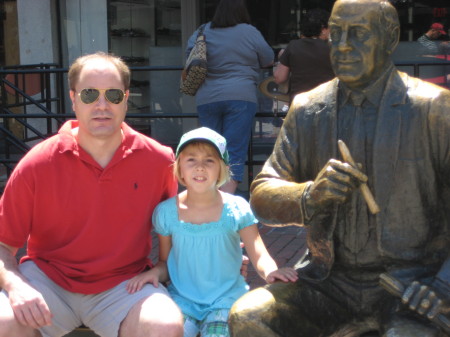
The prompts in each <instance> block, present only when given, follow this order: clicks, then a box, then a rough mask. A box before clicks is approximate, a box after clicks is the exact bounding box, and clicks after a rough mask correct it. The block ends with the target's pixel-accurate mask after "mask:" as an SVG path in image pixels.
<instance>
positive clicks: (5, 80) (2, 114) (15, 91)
mask: <svg viewBox="0 0 450 337" xmlns="http://www.w3.org/2000/svg"><path fill="white" fill-rule="evenodd" d="M449 65H450V62H445V61H443V62H427V63H420V64H419V63H398V66H400V67H413V69H414V76H416V77H420V68H421V67H423V66H449ZM130 68H131V70H132V72H133V73H135V72H155V71H181V70H182V67H181V66H173V67H163V66H160V67H157V66H145V67H130ZM66 75H67V69H65V68H59V67H58V66H57V65H56V64H34V65H25V66H22V65H21V66H15V67H4V68H0V93H1V96H0V104H1V111H0V121H3V122H2V123H0V169H2V167H3V172H4V174H5V175H6V177H9V175H10V174H11V172H12V170H13V169H14V166H15V164H16V163H17V162H18V161H19V160H20V158H21V157H22V156H23V155H24V154H25V153H26V152H27V151H28V150H29V149H30V147H31V146H33V145H34V143H35V142H37V141H40V140H42V139H45V138H48V137H50V136H52V135H54V134H55V133H56V132H57V130H58V129H59V127H60V126H61V124H62V123H64V122H65V121H66V120H68V119H73V118H74V117H75V115H74V114H73V113H72V112H67V111H66V104H67V102H66V99H65V97H66V95H67V89H66V88H67V87H66ZM442 75H446V74H442ZM444 78H445V80H446V76H444ZM280 116H281V117H284V115H283V114H282V113H281V114H280V113H278V117H280ZM197 117H198V116H197V113H196V112H194V113H170V112H164V113H147V112H140V113H127V115H126V118H127V120H140V119H141V120H147V121H148V120H152V119H177V118H180V119H185V118H194V119H195V118H197ZM272 117H274V112H272V111H259V112H257V114H256V118H257V119H258V118H266V119H268V118H272ZM36 124H39V126H36ZM131 124H132V123H131ZM140 131H141V132H143V133H145V134H147V135H148V136H151V137H153V138H155V139H157V137H154V136H153V135H152V129H151V123H147V125H146V127H145V128H144V130H140ZM157 140H159V139H157ZM254 140H255V138H254V137H251V140H250V146H249V153H248V160H247V162H246V165H247V172H248V177H247V178H248V184H250V183H251V181H252V180H253V174H254V172H253V169H254V167H255V166H258V165H262V164H263V163H264V160H265V158H266V157H267V156H268V155H269V154H270V151H271V146H272V144H273V141H274V139H272V140H270V141H268V142H266V146H265V147H267V149H265V151H266V152H267V154H266V156H263V158H261V159H260V160H257V159H254V154H255V144H254ZM167 145H170V146H172V147H175V146H176V144H167ZM262 145H263V147H264V142H262ZM258 146H261V143H260V144H259V145H258ZM259 152H261V151H260V150H259ZM0 172H1V171H0ZM0 175H1V174H0ZM0 192H1V189H0Z"/></svg>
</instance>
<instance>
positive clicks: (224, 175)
mask: <svg viewBox="0 0 450 337" xmlns="http://www.w3.org/2000/svg"><path fill="white" fill-rule="evenodd" d="M189 146H194V147H196V148H198V149H203V150H210V151H211V152H212V153H214V156H216V155H217V159H219V163H220V173H219V178H218V179H217V183H216V186H217V188H219V187H220V186H222V185H223V184H225V183H226V182H227V181H228V180H230V169H229V168H228V166H227V164H225V162H224V161H223V160H222V158H221V157H220V155H219V153H218V152H217V150H216V149H215V148H214V146H213V145H211V144H208V143H205V142H202V141H198V142H192V143H189V144H188V145H187V146H186V147H185V148H184V149H183V150H182V151H181V152H180V155H178V157H177V159H176V160H175V162H174V164H173V174H174V175H175V177H176V178H177V180H178V182H179V183H180V184H181V185H183V186H186V184H185V182H184V180H183V178H182V177H181V172H180V157H181V153H183V151H184V150H185V149H186V148H187V147H189Z"/></svg>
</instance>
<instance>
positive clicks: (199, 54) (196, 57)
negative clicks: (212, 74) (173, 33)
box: [180, 25, 207, 96]
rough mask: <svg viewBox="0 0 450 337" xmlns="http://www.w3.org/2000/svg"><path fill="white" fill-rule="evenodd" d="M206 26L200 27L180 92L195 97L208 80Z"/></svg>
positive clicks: (184, 70) (183, 74)
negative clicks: (206, 79)
mask: <svg viewBox="0 0 450 337" xmlns="http://www.w3.org/2000/svg"><path fill="white" fill-rule="evenodd" d="M204 29H205V25H202V26H200V28H199V30H198V33H197V40H196V41H195V45H194V47H193V48H192V50H191V52H190V54H189V57H188V59H187V61H186V65H185V66H184V69H183V72H182V73H181V82H180V91H181V92H182V93H184V94H186V95H190V96H195V94H196V93H197V90H198V88H200V86H201V85H202V83H203V82H204V81H205V78H206V72H207V64H206V41H205V34H203V30H204Z"/></svg>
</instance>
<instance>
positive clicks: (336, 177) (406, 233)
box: [230, 0, 450, 337]
mask: <svg viewBox="0 0 450 337" xmlns="http://www.w3.org/2000/svg"><path fill="white" fill-rule="evenodd" d="M329 27H330V30H331V35H330V42H331V60H332V64H333V68H334V71H335V73H336V76H337V78H335V79H334V80H332V81H330V82H327V83H325V84H323V85H321V86H319V87H317V88H315V89H313V90H312V91H309V92H306V93H302V94H300V95H298V96H296V98H295V100H294V102H293V104H292V106H291V108H290V111H289V113H288V115H287V117H286V119H285V121H284V124H283V126H282V128H281V131H280V134H279V136H278V139H277V142H276V144H275V147H274V151H273V153H272V154H271V156H270V157H269V159H268V160H267V162H266V163H265V165H264V167H263V169H262V172H261V173H260V174H258V176H257V177H256V179H255V180H254V182H253V183H252V186H251V205H252V208H253V210H254V212H255V214H256V216H257V217H258V218H259V219H260V221H261V222H263V223H265V224H267V225H269V226H287V225H296V226H306V227H307V228H308V237H307V243H308V248H309V251H308V253H307V255H306V256H305V258H304V260H303V261H301V263H300V264H299V266H298V269H297V271H298V274H299V277H300V279H299V281H298V282H296V283H293V284H286V283H276V284H273V285H269V286H266V287H264V288H258V289H256V290H253V291H251V292H249V293H248V294H246V295H244V296H243V297H242V298H241V299H239V300H238V301H237V302H236V303H235V305H234V306H233V308H232V311H231V314H230V326H231V334H232V336H234V337H242V336H258V337H259V336H264V337H272V336H284V337H315V336H336V337H337V336H340V337H343V336H360V335H361V334H364V333H366V332H368V331H376V332H377V333H378V334H379V336H389V337H415V336H416V337H419V336H420V337H431V336H433V337H435V336H450V334H449V333H448V330H445V329H446V326H447V327H450V320H449V319H448V317H449V315H448V311H449V309H450V306H449V302H448V298H449V295H450V262H449V261H450V260H448V258H449V247H450V245H449V241H450V240H449V239H450V235H449V230H450V228H449V227H450V226H449V225H450V217H449V216H450V91H448V90H446V89H443V88H440V87H437V86H435V85H433V84H430V83H427V82H424V81H421V80H419V79H416V78H412V77H409V76H408V75H407V74H404V73H401V72H399V71H397V70H396V69H395V67H394V65H393V63H392V60H391V54H392V52H393V51H394V49H395V47H396V46H397V43H398V40H399V22H398V15H397V12H396V10H395V8H394V7H393V6H392V5H390V4H389V2H388V1H380V0H337V1H336V3H335V5H334V7H333V11H332V14H331V17H330V22H329ZM339 139H341V140H342V141H343V142H345V144H347V145H348V148H349V150H350V151H351V154H352V157H353V159H354V161H355V162H356V163H359V165H350V164H349V163H348V162H346V161H345V159H343V158H342V157H341V155H340V154H339V151H338V140H339ZM362 183H365V184H367V186H368V188H369V189H370V191H371V192H372V194H373V195H374V198H375V200H376V202H377V204H378V205H379V209H380V211H379V212H378V213H376V212H373V213H375V214H373V213H372V212H370V211H369V210H368V206H367V204H366V202H365V200H364V198H363V196H362V194H361V193H360V189H359V186H360V185H361V184H362ZM380 275H384V276H388V278H382V280H383V282H382V283H381V284H382V285H383V286H386V283H389V282H387V281H386V280H388V279H390V278H391V277H394V278H395V280H398V283H399V284H401V285H402V286H404V287H397V288H396V287H394V288H395V289H397V290H396V291H397V293H396V292H395V291H394V292H388V291H386V290H385V288H384V287H383V286H382V285H380ZM399 289H400V290H399ZM392 293H395V294H397V295H399V296H401V298H400V297H397V296H394V295H392ZM437 319H441V320H442V322H443V324H441V325H439V324H435V322H436V320H437ZM447 323H449V324H448V325H446V324H447Z"/></svg>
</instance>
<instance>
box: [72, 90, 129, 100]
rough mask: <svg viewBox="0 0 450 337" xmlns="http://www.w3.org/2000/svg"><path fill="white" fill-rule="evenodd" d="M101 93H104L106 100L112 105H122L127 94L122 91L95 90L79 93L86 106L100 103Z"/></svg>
mask: <svg viewBox="0 0 450 337" xmlns="http://www.w3.org/2000/svg"><path fill="white" fill-rule="evenodd" d="M100 92H104V95H105V98H106V100H107V101H108V102H110V103H112V104H120V103H122V101H123V99H124V98H125V96H126V95H125V92H124V91H123V90H122V89H95V88H87V89H83V90H81V91H80V92H79V93H78V96H80V99H81V101H82V102H83V103H84V104H92V103H95V102H97V101H98V98H99V97H100Z"/></svg>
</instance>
